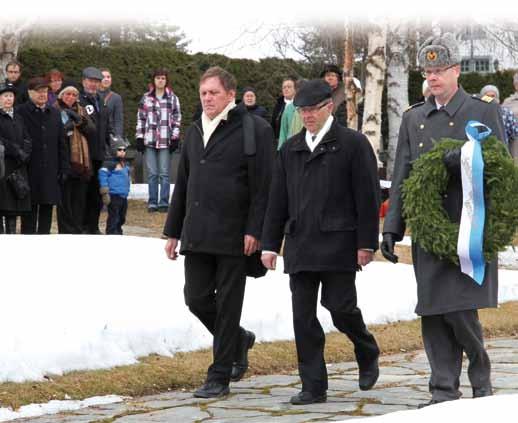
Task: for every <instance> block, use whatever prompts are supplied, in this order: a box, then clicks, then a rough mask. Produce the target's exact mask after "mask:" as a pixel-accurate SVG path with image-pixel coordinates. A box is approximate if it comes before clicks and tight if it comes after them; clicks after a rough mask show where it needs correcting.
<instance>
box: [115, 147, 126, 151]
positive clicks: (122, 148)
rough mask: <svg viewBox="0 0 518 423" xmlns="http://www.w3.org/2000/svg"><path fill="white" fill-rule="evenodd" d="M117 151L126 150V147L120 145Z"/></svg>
mask: <svg viewBox="0 0 518 423" xmlns="http://www.w3.org/2000/svg"><path fill="white" fill-rule="evenodd" d="M117 151H126V148H124V147H120V148H117Z"/></svg>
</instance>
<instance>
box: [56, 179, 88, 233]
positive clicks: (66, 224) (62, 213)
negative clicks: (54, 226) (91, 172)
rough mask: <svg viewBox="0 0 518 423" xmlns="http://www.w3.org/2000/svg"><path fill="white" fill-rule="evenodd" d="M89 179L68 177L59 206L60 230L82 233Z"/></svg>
mask: <svg viewBox="0 0 518 423" xmlns="http://www.w3.org/2000/svg"><path fill="white" fill-rule="evenodd" d="M87 189H88V181H83V180H81V179H79V178H68V179H67V180H66V181H65V184H64V186H63V197H62V199H61V204H60V205H59V206H58V208H57V211H58V213H57V215H58V232H59V233H60V234H82V233H83V219H84V213H85V206H86V192H87Z"/></svg>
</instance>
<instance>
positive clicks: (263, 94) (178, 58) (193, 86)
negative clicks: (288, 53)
mask: <svg viewBox="0 0 518 423" xmlns="http://www.w3.org/2000/svg"><path fill="white" fill-rule="evenodd" d="M18 59H19V60H20V62H21V63H22V64H23V66H24V70H23V77H24V79H26V80H27V79H28V78H30V77H33V76H41V75H44V74H45V73H47V72H48V71H49V70H50V69H52V68H57V69H59V70H60V71H62V72H63V73H64V74H65V79H66V80H72V81H75V82H76V83H78V84H80V81H81V71H82V69H83V68H85V67H87V66H96V67H99V68H101V67H105V68H108V69H110V71H111V73H112V77H113V86H112V88H113V90H114V91H116V92H117V93H119V94H120V95H121V96H122V98H123V101H124V132H125V135H126V136H127V137H128V139H130V140H131V141H132V142H133V140H134V136H135V125H136V115H137V106H138V102H139V100H140V98H141V96H142V94H143V93H144V92H146V91H147V86H148V83H149V82H150V78H151V74H152V72H153V70H154V69H156V68H159V67H166V68H168V69H169V71H170V80H171V86H172V88H173V91H174V92H175V94H176V95H177V96H178V98H179V99H180V106H181V109H182V127H183V128H187V126H188V125H189V124H190V123H191V121H192V115H193V113H194V111H195V109H196V105H197V104H198V81H199V78H200V76H201V74H202V73H203V72H204V71H205V70H206V69H207V68H209V67H210V66H214V65H219V66H222V67H224V68H225V69H227V70H228V71H230V72H231V73H233V74H234V75H235V76H236V78H237V81H238V90H241V89H242V88H243V87H246V86H252V87H254V88H255V89H256V90H257V97H258V99H257V101H258V104H261V105H263V106H265V107H266V108H267V109H268V110H269V111H270V112H271V110H272V107H273V105H274V104H275V100H276V98H277V97H278V96H279V95H280V87H281V83H282V79H283V77H285V76H287V75H293V76H296V77H308V76H309V75H308V72H309V67H307V66H306V65H303V64H300V63H297V62H295V61H293V60H283V59H277V58H268V59H263V60H260V61H254V60H247V59H230V58H228V57H225V56H222V55H217V54H200V53H198V54H194V55H189V54H187V53H184V52H181V51H178V50H176V49H174V48H170V47H164V46H161V45H158V46H156V47H150V46H136V45H117V46H113V47H66V48H50V47H49V48H30V49H23V48H22V49H21V50H20V52H19V56H18ZM240 97H241V92H240V91H239V92H238V98H240ZM182 132H184V131H182Z"/></svg>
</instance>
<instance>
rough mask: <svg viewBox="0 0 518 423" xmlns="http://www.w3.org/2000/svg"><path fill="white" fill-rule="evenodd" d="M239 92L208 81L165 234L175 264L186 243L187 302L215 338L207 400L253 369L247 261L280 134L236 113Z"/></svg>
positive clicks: (216, 79) (215, 79)
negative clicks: (243, 323)
mask: <svg viewBox="0 0 518 423" xmlns="http://www.w3.org/2000/svg"><path fill="white" fill-rule="evenodd" d="M236 85H237V84H236V80H235V78H234V76H233V75H231V74H230V73H228V72H227V71H225V70H224V69H222V68H219V67H213V68H209V69H208V70H207V71H206V72H205V73H204V74H203V76H202V77H201V80H200V99H201V102H202V106H203V113H202V116H201V119H199V120H197V121H195V122H194V123H193V124H192V125H191V126H190V127H189V128H188V129H187V132H186V136H185V141H184V145H183V148H182V153H181V157H180V164H179V168H178V176H177V179H176V184H175V187H174V193H173V198H172V200H171V204H170V206H169V212H168V216H167V221H166V224H165V227H164V234H165V235H166V236H167V237H168V241H167V244H166V247H165V251H166V254H167V257H168V258H170V259H172V260H175V259H176V258H177V252H176V249H177V245H178V239H179V238H180V237H181V248H180V253H181V254H184V255H185V287H184V294H185V302H186V304H187V306H188V307H189V309H190V310H191V312H192V313H193V314H194V315H195V316H196V317H198V318H199V319H200V321H201V322H202V323H203V324H204V325H205V326H206V327H207V329H208V330H209V331H210V332H211V333H212V334H213V335H214V343H213V354H214V362H213V363H212V365H211V366H210V367H209V369H208V372H207V380H206V383H205V384H204V385H203V386H202V387H201V388H199V389H198V390H197V391H196V392H195V393H194V395H195V396H196V397H202V398H213V397H219V396H222V395H226V394H227V393H228V392H229V388H228V385H229V381H230V380H233V381H237V380H239V379H240V378H241V377H242V376H243V374H244V372H245V371H246V369H247V367H248V358H247V353H248V349H249V348H251V347H252V345H253V343H254V339H255V335H254V334H253V333H252V332H249V331H245V330H244V329H243V328H241V327H240V326H239V321H240V319H241V309H242V306H243V297H244V291H245V281H246V261H247V260H246V259H247V256H251V255H252V254H253V253H254V252H255V251H256V250H257V249H258V247H259V239H260V235H261V230H262V225H263V219H264V213H265V210H266V203H267V197H268V188H269V182H270V172H271V157H272V155H273V151H272V149H273V133H272V129H271V127H270V125H269V124H268V123H267V122H266V121H265V120H264V119H261V118H260V117H258V116H255V115H251V114H248V112H247V111H246V109H245V107H244V105H240V106H236V105H235V95H236ZM245 119H246V120H247V122H252V123H253V131H254V132H253V134H254V138H255V147H256V152H255V155H253V156H248V155H245V148H244V147H245V146H244V134H245V130H244V122H245ZM247 128H250V127H249V126H247ZM247 134H248V133H247ZM249 170H250V172H249ZM252 173H253V174H252Z"/></svg>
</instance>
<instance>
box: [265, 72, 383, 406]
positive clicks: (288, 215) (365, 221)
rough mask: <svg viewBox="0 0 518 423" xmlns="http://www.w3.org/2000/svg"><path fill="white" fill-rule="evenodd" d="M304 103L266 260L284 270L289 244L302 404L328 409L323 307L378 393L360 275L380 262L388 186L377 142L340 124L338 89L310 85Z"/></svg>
mask: <svg viewBox="0 0 518 423" xmlns="http://www.w3.org/2000/svg"><path fill="white" fill-rule="evenodd" d="M294 104H295V106H296V107H297V109H298V112H299V113H300V116H301V118H302V122H303V124H304V129H303V130H302V131H300V132H299V133H298V134H296V135H294V136H293V137H292V138H290V139H289V141H287V142H286V143H285V144H283V146H282V148H281V149H280V150H279V154H278V155H277V159H276V168H275V171H274V176H273V180H272V188H271V190H270V198H269V201H268V209H267V212H266V217H265V223H264V227H263V236H262V246H263V253H262V261H263V264H264V265H265V267H266V268H268V269H274V268H275V264H276V259H277V253H279V251H280V248H281V243H282V239H283V236H285V237H286V244H285V247H284V271H285V272H286V273H289V275H290V289H291V296H292V306H293V326H294V331H295V344H296V346H297V357H298V364H299V374H300V378H301V379H302V390H301V392H299V393H298V394H297V395H295V396H294V397H292V398H291V400H290V402H291V403H292V404H295V405H304V404H312V403H318V402H325V401H326V400H327V388H328V380H327V371H326V365H325V360H324V344H325V335H324V331H323V330H322V327H321V325H320V323H319V321H318V318H317V314H316V313H317V299H318V291H319V289H320V285H322V295H321V303H322V305H323V306H324V307H326V308H327V309H328V310H329V311H330V312H331V317H332V319H333V324H334V325H335V326H336V328H337V329H338V330H339V331H341V332H342V333H344V334H346V335H347V337H348V338H349V339H350V340H351V341H352V343H353V344H354V352H355V355H356V360H357V362H358V367H359V379H358V385H359V387H360V389H362V390H368V389H371V388H372V387H373V386H374V384H375V383H376V381H377V379H378V375H379V367H378V356H379V348H378V345H377V343H376V340H375V339H374V336H373V335H372V334H371V333H370V332H369V331H368V330H367V327H366V326H365V323H364V321H363V317H362V313H361V310H360V309H359V308H358V307H357V305H356V286H355V279H356V270H357V269H359V268H360V269H361V266H366V265H367V264H369V263H370V262H371V261H372V258H373V255H374V250H376V249H377V247H378V236H379V218H378V210H379V191H380V190H379V180H378V174H377V165H376V157H375V155H374V151H373V150H372V147H371V145H370V143H369V141H368V140H367V138H366V137H365V136H364V135H363V134H361V133H360V132H357V131H353V130H352V129H349V128H345V127H343V126H342V125H340V124H339V123H338V122H337V118H336V117H334V116H333V114H332V113H333V106H334V104H333V101H332V90H331V87H330V86H329V85H328V84H327V83H326V82H325V81H323V80H321V79H316V80H312V81H308V82H306V83H305V84H304V85H303V86H302V88H301V89H300V90H299V91H298V92H297V94H296V95H295V99H294Z"/></svg>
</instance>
